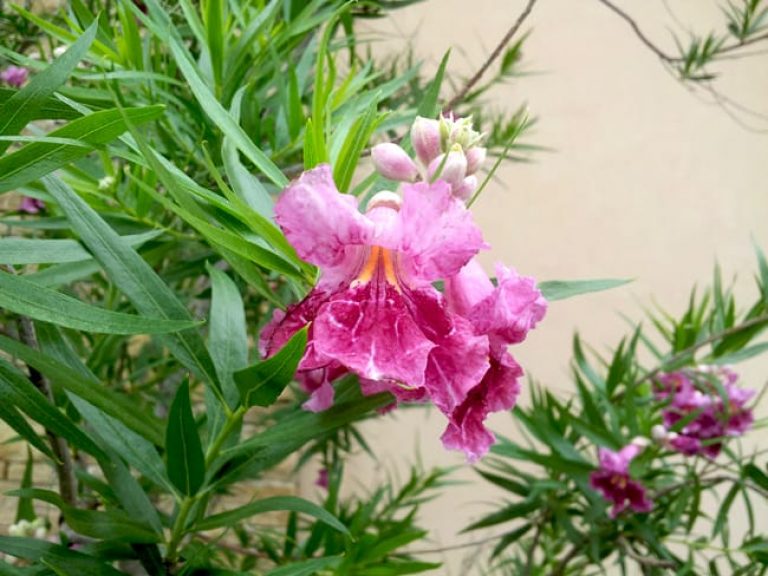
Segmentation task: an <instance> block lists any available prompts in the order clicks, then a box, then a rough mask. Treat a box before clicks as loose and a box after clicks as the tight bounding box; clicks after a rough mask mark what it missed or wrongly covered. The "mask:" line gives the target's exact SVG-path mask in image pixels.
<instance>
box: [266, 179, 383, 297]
mask: <svg viewBox="0 0 768 576" xmlns="http://www.w3.org/2000/svg"><path fill="white" fill-rule="evenodd" d="M275 219H276V220H277V223H278V224H279V225H280V228H282V230H283V232H284V233H285V236H286V238H287V239H288V241H289V242H290V243H291V245H292V246H293V247H294V248H295V249H296V252H297V253H298V254H299V256H301V258H302V259H304V260H306V261H307V262H311V263H312V264H315V265H317V266H319V267H321V268H322V269H323V270H322V271H323V277H324V279H325V281H324V282H323V285H326V286H327V285H330V283H331V282H330V281H329V280H328V279H327V278H326V276H332V277H335V276H338V275H339V272H341V276H347V275H349V273H351V272H353V271H354V267H355V264H357V262H358V260H359V257H360V250H359V247H360V245H364V244H367V243H369V242H370V240H371V238H372V237H373V234H374V225H373V223H372V222H371V221H370V220H368V219H367V218H366V217H365V216H364V215H362V214H361V213H360V212H359V211H358V209H357V198H356V197H355V196H352V195H350V194H340V193H339V191H338V190H337V189H336V185H335V184H334V182H333V175H332V174H331V168H330V166H328V165H327V164H321V165H320V166H318V167H317V168H314V169H313V170H309V171H307V172H304V173H303V174H302V175H301V176H300V177H299V178H298V179H297V180H294V181H293V182H291V184H290V185H289V186H288V187H287V188H286V189H285V191H284V192H283V193H282V194H281V195H280V198H279V199H278V201H277V203H276V205H275ZM339 268H340V269H341V270H340V271H339V270H337V269H339ZM334 281H336V279H335V278H334Z"/></svg>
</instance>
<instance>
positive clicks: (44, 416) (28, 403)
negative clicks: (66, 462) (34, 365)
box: [0, 358, 104, 458]
mask: <svg viewBox="0 0 768 576" xmlns="http://www.w3.org/2000/svg"><path fill="white" fill-rule="evenodd" d="M0 397H1V398H3V399H4V402H8V403H9V404H10V405H11V406H15V407H17V408H18V409H19V410H21V411H22V412H24V413H25V414H27V416H29V417H30V418H32V420H34V421H35V422H37V423H38V424H40V425H42V426H43V427H44V428H45V429H46V430H49V431H51V432H52V433H53V434H55V435H57V436H61V437H62V438H64V439H66V440H68V441H69V442H71V443H72V444H74V445H75V446H77V447H79V448H81V449H82V450H85V451H86V452H88V453H89V454H92V455H93V456H96V457H97V458H98V457H102V456H104V452H103V451H102V450H101V449H100V448H99V447H98V446H97V445H96V444H95V443H94V442H93V440H91V439H90V438H89V437H88V436H87V435H86V434H85V433H84V432H83V431H82V429H81V428H80V427H79V426H77V425H76V424H75V423H74V422H72V421H71V420H70V419H69V418H68V417H67V416H66V415H65V414H63V413H62V412H60V411H59V410H58V409H57V408H56V407H55V406H53V405H52V404H51V403H50V401H49V400H48V398H46V397H45V396H44V395H43V394H42V393H41V392H40V391H39V390H38V389H37V388H35V386H34V385H33V384H32V383H31V382H30V381H29V380H27V378H26V377H25V376H24V375H23V374H21V373H20V372H18V371H17V370H16V368H14V367H13V366H11V364H9V363H8V362H6V361H5V360H4V359H3V358H0Z"/></svg>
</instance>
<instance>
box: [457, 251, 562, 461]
mask: <svg viewBox="0 0 768 576" xmlns="http://www.w3.org/2000/svg"><path fill="white" fill-rule="evenodd" d="M496 279H497V286H495V287H494V285H493V283H492V282H491V280H490V279H489V278H488V276H487V274H486V273H485V272H484V271H483V269H482V267H481V266H480V264H478V263H477V262H476V261H475V260H472V261H470V262H469V263H468V264H467V265H466V266H464V267H463V268H462V269H461V270H460V271H459V273H458V274H456V275H455V276H453V277H451V278H449V279H448V280H447V281H446V283H445V298H446V301H447V302H448V307H449V310H451V311H453V312H455V313H456V314H458V315H460V316H462V317H464V318H466V319H467V320H469V322H470V323H471V324H472V329H473V333H474V334H475V335H481V336H487V337H488V341H489V345H490V365H491V367H490V369H489V370H488V372H486V374H485V376H484V378H483V380H482V382H481V383H480V386H479V387H477V388H476V389H475V390H473V393H472V394H470V395H469V396H468V397H467V398H466V400H465V401H464V402H463V403H462V404H461V405H459V406H458V407H457V408H456V409H455V410H454V413H453V417H452V418H451V423H450V424H449V426H448V429H447V430H446V432H445V434H444V435H443V442H444V443H445V444H446V446H449V447H458V446H464V447H468V449H467V448H465V450H468V451H469V452H471V456H470V458H472V459H476V458H479V457H481V456H482V455H483V454H485V453H486V452H487V451H488V449H489V448H490V446H491V444H493V442H494V440H495V439H494V437H493V434H491V432H490V431H488V430H487V429H486V428H485V426H484V425H483V421H484V420H485V418H486V416H487V415H488V414H489V413H490V412H498V411H501V410H509V409H511V408H512V407H514V405H515V402H516V401H517V396H518V394H519V393H520V384H519V382H518V379H519V378H520V376H522V375H523V370H522V368H520V366H519V365H518V364H517V362H516V361H515V359H514V358H513V357H512V355H511V354H509V352H507V345H508V344H517V343H519V342H522V341H523V340H524V339H525V337H526V335H527V333H528V331H529V330H531V329H533V328H534V327H535V326H536V324H537V323H538V322H539V321H540V320H541V319H542V318H543V317H544V314H545V313H546V310H547V302H546V300H544V297H543V296H542V295H541V292H539V290H538V289H537V288H536V283H535V281H534V280H533V278H525V277H521V276H518V275H517V273H516V272H515V271H514V270H511V269H509V268H506V267H505V266H504V265H502V264H497V265H496Z"/></svg>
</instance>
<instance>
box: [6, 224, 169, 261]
mask: <svg viewBox="0 0 768 576" xmlns="http://www.w3.org/2000/svg"><path fill="white" fill-rule="evenodd" d="M162 233H163V232H162V230H153V231H151V232H146V233H144V234H135V235H131V236H123V237H122V238H123V240H124V241H125V242H127V243H128V244H129V245H130V246H140V245H141V244H143V243H145V242H147V241H149V240H152V239H153V238H157V237H158V236H160V235H161V234H162ZM86 260H91V253H90V252H88V251H87V250H86V249H85V248H83V247H82V245H81V244H80V243H79V242H77V241H76V240H67V239H55V240H54V239H40V238H14V237H10V238H2V239H0V264H14V265H18V264H61V263H64V262H84V261H86Z"/></svg>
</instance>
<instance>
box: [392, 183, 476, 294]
mask: <svg viewBox="0 0 768 576" xmlns="http://www.w3.org/2000/svg"><path fill="white" fill-rule="evenodd" d="M398 216H399V218H398V220H399V222H398V224H399V226H396V227H393V230H392V231H391V233H390V234H389V235H388V237H387V238H382V241H386V242H387V243H389V244H394V243H395V242H396V243H397V244H398V245H397V246H391V247H392V248H394V249H396V250H397V251H399V252H400V253H401V254H400V256H401V261H400V262H401V266H402V267H403V269H404V271H405V274H406V277H407V278H408V279H409V280H410V281H411V282H412V283H413V284H414V285H418V284H424V283H428V282H432V281H435V280H439V279H442V278H448V277H450V276H453V275H454V274H456V273H457V272H458V271H459V270H460V269H461V268H462V266H464V265H465V264H466V263H467V262H469V260H470V259H471V258H472V257H473V256H474V255H475V254H477V252H478V251H479V250H481V249H484V248H487V247H488V245H487V244H486V243H485V242H484V241H483V236H482V234H481V232H480V229H479V228H478V227H477V226H476V225H475V223H474V221H473V220H472V215H471V213H470V212H469V211H468V210H467V208H466V207H465V206H464V204H463V203H462V202H460V201H459V200H457V199H456V198H454V197H453V196H452V195H451V188H450V186H449V185H448V184H446V183H445V182H443V181H441V180H438V181H436V182H434V183H432V184H426V183H424V182H420V183H417V184H410V185H406V186H404V187H403V204H402V207H401V208H400V212H399V213H398Z"/></svg>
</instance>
